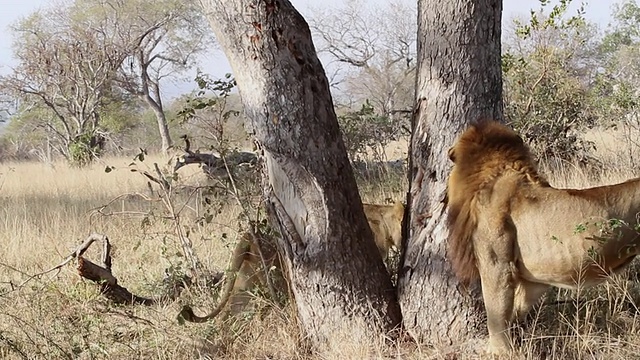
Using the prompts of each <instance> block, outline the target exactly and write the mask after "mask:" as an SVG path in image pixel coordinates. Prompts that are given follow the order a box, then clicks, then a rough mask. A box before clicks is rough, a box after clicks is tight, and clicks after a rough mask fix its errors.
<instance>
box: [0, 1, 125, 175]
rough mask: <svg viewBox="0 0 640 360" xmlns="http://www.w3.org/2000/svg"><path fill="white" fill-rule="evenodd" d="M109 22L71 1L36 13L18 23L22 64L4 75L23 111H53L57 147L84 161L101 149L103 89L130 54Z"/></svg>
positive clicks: (50, 124) (0, 82)
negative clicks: (90, 16)
mask: <svg viewBox="0 0 640 360" xmlns="http://www.w3.org/2000/svg"><path fill="white" fill-rule="evenodd" d="M107 27H108V23H107V22H106V21H103V22H93V21H87V19H86V17H83V16H82V15H81V14H78V13H75V12H74V9H73V8H72V7H67V6H63V7H57V8H50V9H46V10H43V11H41V12H37V13H34V14H33V15H31V16H29V17H27V18H26V19H24V20H22V21H20V22H19V23H18V24H17V25H16V26H14V28H13V32H14V34H15V40H14V56H15V57H16V59H17V60H18V66H17V67H16V68H15V69H14V70H13V73H12V74H10V75H7V76H3V77H1V78H0V90H1V91H2V92H3V93H4V94H6V95H10V96H12V97H14V98H16V99H20V103H21V108H22V109H23V110H26V111H28V110H29V109H31V108H33V107H36V108H46V109H47V110H48V112H47V118H43V119H41V120H42V122H41V123H42V126H45V127H47V128H48V131H49V132H50V133H51V134H53V135H54V138H53V139H52V140H54V147H55V148H56V149H57V150H58V151H59V152H60V153H61V154H62V155H64V156H65V157H66V158H67V159H69V160H72V161H74V162H77V163H80V164H82V163H86V162H87V161H88V160H89V159H90V158H91V156H93V153H94V152H96V151H99V150H100V147H101V143H102V138H101V135H100V107H101V105H102V101H103V94H104V91H105V89H106V88H107V87H108V85H109V83H110V81H111V79H113V76H114V74H115V71H116V69H117V68H118V67H119V66H120V64H121V62H122V60H123V59H124V57H125V53H124V52H123V51H122V49H121V48H120V47H119V46H118V43H117V41H116V39H114V38H112V37H111V36H112V33H111V32H109V31H108V30H107Z"/></svg>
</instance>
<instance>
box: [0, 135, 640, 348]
mask: <svg viewBox="0 0 640 360" xmlns="http://www.w3.org/2000/svg"><path fill="white" fill-rule="evenodd" d="M614 138H615V137H612V139H614ZM602 139H604V137H602V138H600V140H598V141H601V142H602V143H603V144H600V147H599V148H600V149H605V148H606V147H605V146H604V145H605V143H606V141H612V140H602ZM615 139H616V140H615V143H616V144H617V146H622V145H620V144H621V142H620V140H619V139H617V138H615ZM607 144H608V145H611V144H610V143H607ZM625 144H629V143H628V142H627V143H625ZM625 146H628V147H629V149H628V151H634V150H633V149H634V148H633V146H632V145H625ZM623 151H627V150H623ZM612 154H615V151H613V152H610V153H606V152H604V151H603V153H600V154H597V155H598V156H600V157H601V158H602V159H603V162H606V163H608V164H609V165H611V166H610V167H608V169H610V170H607V173H603V174H600V175H601V176H599V179H598V180H597V181H594V180H593V174H592V173H589V174H587V172H585V171H583V170H581V169H578V168H574V167H571V166H565V167H561V168H560V169H559V170H555V173H554V174H551V176H550V180H551V182H552V183H553V184H554V185H557V186H561V187H565V186H571V187H585V186H588V185H596V184H603V183H612V182H617V181H620V180H623V179H625V178H628V177H631V176H634V175H637V173H636V172H634V171H633V169H632V167H630V166H629V164H630V163H623V162H622V161H621V160H620V158H619V157H618V156H613V155H612ZM607 156H609V157H607ZM154 161H155V162H158V163H159V164H166V162H167V160H166V159H163V158H160V157H157V158H152V159H147V160H146V161H145V162H144V164H151V163H153V162H154ZM616 161H621V162H620V163H621V164H622V165H621V166H620V169H618V170H611V169H615V162H616ZM130 162H131V160H130V159H123V158H111V159H104V160H102V161H101V162H100V163H97V164H94V165H93V166H92V167H89V168H84V169H77V168H70V167H68V166H67V165H65V164H64V163H56V164H54V165H53V166H47V165H44V164H39V163H13V164H12V163H4V164H0V358H3V359H4V358H6V359H14V358H15V359H19V358H29V359H64V358H69V359H71V358H73V359H75V358H79V359H85V358H86V359H89V358H91V359H132V358H136V359H142V358H144V359H194V358H203V359H214V358H215V359H260V358H262V359H266V358H269V359H381V358H385V359H444V358H449V355H448V354H449V353H450V352H451V351H452V349H454V350H453V351H461V350H460V349H465V348H466V346H467V345H464V344H453V345H447V346H443V347H439V346H436V347H433V346H428V345H421V344H412V343H406V342H398V343H397V344H395V345H393V344H391V345H390V344H389V343H388V342H385V341H384V340H383V339H372V338H370V337H368V335H367V333H366V331H365V330H364V328H365V327H364V326H363V331H362V334H361V336H357V337H354V336H353V334H354V332H353V331H352V330H350V331H349V332H348V334H349V336H345V334H343V333H342V332H340V331H336V333H335V339H334V341H332V342H330V343H329V345H328V347H327V349H326V351H323V352H320V353H314V354H310V353H309V352H308V349H305V348H303V347H301V346H300V344H301V343H302V342H301V338H302V336H303V335H302V334H301V333H300V332H299V330H298V328H297V326H296V322H295V312H294V310H293V309H292V308H285V309H278V308H273V307H271V308H270V310H269V311H262V310H261V309H262V308H264V306H262V305H266V304H265V301H266V300H264V299H262V298H260V297H256V299H255V301H254V302H255V304H256V305H255V308H256V310H255V311H256V312H255V314H259V315H260V316H251V313H249V315H248V316H247V318H246V319H241V320H238V321H236V322H234V323H231V324H226V325H225V326H220V325H219V324H214V323H210V324H199V325H192V324H187V325H180V324H179V322H178V321H177V320H176V318H175V317H176V315H177V314H178V312H179V310H180V307H181V305H182V301H186V302H189V303H192V304H196V305H197V306H198V308H199V309H205V308H207V307H212V306H213V305H214V302H215V301H214V297H213V296H212V294H207V293H203V292H196V291H190V290H187V291H186V292H185V293H184V294H183V295H182V296H181V298H180V300H179V301H164V302H161V303H160V304H157V305H154V306H117V305H113V304H112V303H111V302H109V301H108V300H106V299H105V298H103V297H102V296H101V295H100V294H99V293H98V291H97V289H96V287H95V285H94V284H92V283H89V282H87V281H84V280H81V279H80V278H79V277H78V275H77V274H76V272H75V269H74V268H73V266H67V267H64V268H62V269H61V271H60V272H59V273H47V274H45V275H43V276H40V277H37V278H31V277H30V275H33V274H37V273H40V272H43V271H45V270H46V269H49V268H51V267H52V266H54V265H56V264H58V263H59V262H60V261H61V260H62V259H63V258H65V257H66V256H67V255H68V254H69V253H70V252H71V251H72V250H73V249H75V247H76V246H77V245H78V244H79V243H80V242H81V241H82V240H84V238H86V236H87V235H89V234H90V233H91V232H98V233H102V234H105V235H107V236H109V238H110V239H111V241H112V243H113V245H114V248H115V249H114V252H113V256H114V259H113V260H114V265H113V272H114V274H115V275H116V276H117V277H118V279H119V281H120V283H121V285H123V286H125V287H127V288H128V289H129V290H131V291H132V292H134V293H136V294H138V295H143V296H144V295H147V296H154V295H157V294H158V293H159V292H160V291H162V286H161V284H162V279H163V278H164V274H165V272H167V271H176V270H179V269H181V268H183V267H184V264H185V261H186V260H185V259H184V257H182V256H180V255H179V254H180V247H179V246H178V244H177V242H176V240H175V236H174V234H175V228H174V227H173V226H174V224H173V223H172V221H170V220H166V219H165V220H163V219H161V218H153V219H152V221H150V222H149V223H148V224H146V225H145V224H144V222H143V219H144V218H145V214H148V213H153V214H155V215H161V214H162V213H163V206H162V205H161V203H160V202H158V201H155V202H154V201H152V202H149V201H145V200H143V197H144V196H147V195H148V188H147V179H146V178H145V177H144V176H142V175H141V174H140V173H139V172H132V171H130V168H129V167H128V164H129V163H130ZM144 164H143V165H141V168H145V167H146V166H149V165H144ZM107 165H113V166H116V169H115V170H114V171H112V172H110V173H105V171H104V169H105V167H106V166H107ZM543 168H544V167H543ZM180 171H181V180H180V181H181V182H182V183H183V184H190V185H199V184H201V183H203V181H205V179H204V178H203V177H202V176H201V175H200V173H199V172H198V170H197V168H196V167H195V166H192V167H185V168H183V169H181V170H180ZM406 182H407V180H406V179H404V178H394V177H390V178H389V179H387V181H385V182H384V183H366V182H362V183H361V184H360V188H361V192H362V197H363V200H364V201H367V202H374V203H383V202H385V201H386V200H387V199H393V200H398V199H403V197H404V192H405V191H406V186H407V183H406ZM134 194H140V195H141V196H137V195H134ZM188 195H189V193H188V192H185V193H183V194H182V195H179V196H176V198H175V201H176V202H179V203H180V204H183V203H184V204H185V206H184V207H182V206H179V207H180V208H182V209H183V213H182V214H181V219H182V220H183V225H185V226H188V227H189V237H190V239H191V240H192V241H193V243H194V248H195V250H196V253H197V254H198V256H199V258H200V259H201V260H202V261H203V263H204V265H205V267H207V268H209V269H214V270H222V269H224V268H225V266H226V264H227V261H228V256H229V254H230V249H231V246H233V244H234V243H235V238H236V236H237V233H238V230H239V224H240V223H241V222H240V221H239V220H238V216H239V214H240V212H241V209H240V208H239V206H238V205H237V204H235V203H234V202H229V203H226V204H220V205H219V208H220V210H221V211H220V212H219V213H218V212H216V213H215V216H214V218H213V220H212V221H211V222H210V223H203V224H195V223H194V221H193V219H195V218H197V216H199V215H201V214H202V211H203V209H202V208H200V207H199V205H198V200H199V199H197V198H194V197H189V196H188ZM114 199H116V200H115V201H114ZM105 204H109V205H108V206H106V207H105V208H103V211H102V212H103V214H99V213H98V212H97V210H98V209H100V208H101V206H103V205H105ZM105 214H108V215H105ZM223 234H226V236H223ZM89 256H90V257H91V256H93V258H94V259H98V258H97V256H98V252H97V249H96V250H93V251H92V252H90V254H89ZM630 279H631V280H636V279H635V276H630V275H629V274H623V275H621V276H617V277H614V279H612V281H610V282H608V283H607V284H605V285H603V286H599V287H597V288H595V289H590V290H583V291H577V292H570V291H564V290H562V291H553V292H550V293H549V294H548V296H547V298H546V301H545V305H544V306H542V307H540V308H537V309H536V310H534V311H533V313H532V314H531V316H530V320H529V321H528V322H527V323H526V324H524V325H522V326H519V327H516V328H514V334H515V335H516V336H515V338H519V339H522V340H521V341H519V342H518V347H519V348H520V349H521V350H520V353H519V354H518V356H517V358H521V359H538V358H550V359H590V358H598V359H605V358H606V359H614V358H620V359H628V358H637V357H638V355H637V354H638V350H639V349H640V337H639V336H638V335H637V333H638V329H639V327H640V323H639V322H638V318H637V313H638V311H637V308H636V307H635V304H636V303H637V302H636V301H637V299H639V298H640V297H639V296H638V294H640V291H639V289H638V285H637V284H636V282H634V281H630ZM557 300H561V303H560V304H554V302H555V301H557ZM201 311H202V310H201ZM475 341H476V343H477V344H478V346H477V347H478V348H480V349H479V350H478V349H476V348H473V349H472V350H469V351H468V352H462V353H461V354H459V358H476V357H478V356H479V355H478V354H479V352H480V351H482V347H483V346H484V343H483V341H477V340H475ZM456 349H457V350H456Z"/></svg>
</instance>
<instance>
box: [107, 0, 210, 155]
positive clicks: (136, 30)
mask: <svg viewBox="0 0 640 360" xmlns="http://www.w3.org/2000/svg"><path fill="white" fill-rule="evenodd" d="M95 3H96V4H99V5H98V6H100V7H102V8H103V9H104V11H105V13H104V16H105V17H107V18H111V19H113V21H114V23H116V24H118V26H117V32H118V35H119V36H120V38H121V39H123V40H124V42H125V43H127V44H131V45H132V47H131V48H130V49H129V52H128V54H127V55H128V56H127V59H126V60H125V61H124V62H123V63H122V66H121V67H120V68H119V71H118V77H117V83H118V84H119V86H121V87H122V88H123V89H124V90H126V91H128V92H129V93H131V94H134V95H135V96H138V97H139V98H140V99H141V100H142V101H143V102H144V103H145V104H147V106H148V107H149V108H150V109H151V110H152V111H153V113H154V115H155V117H156V120H157V123H158V129H159V133H160V138H161V140H162V151H164V152H166V151H167V150H168V149H169V147H171V145H172V140H171V135H170V133H169V126H168V122H167V116H166V114H165V106H164V104H163V99H162V92H161V89H162V87H163V84H166V81H168V80H170V79H177V78H178V77H179V76H181V75H184V74H185V73H186V72H187V71H188V70H190V69H192V68H193V67H194V66H195V65H196V64H197V56H198V55H200V54H202V53H203V52H204V51H205V50H206V49H210V48H211V47H212V42H211V40H212V39H211V31H210V29H209V28H208V27H207V24H206V21H205V20H204V18H203V17H202V15H201V12H200V8H199V7H197V6H196V4H195V2H193V1H178V0H162V1H154V2H149V1H145V0H132V1H124V2H123V1H118V0H109V1H107V2H104V1H95Z"/></svg>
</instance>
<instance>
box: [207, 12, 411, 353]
mask: <svg viewBox="0 0 640 360" xmlns="http://www.w3.org/2000/svg"><path fill="white" fill-rule="evenodd" d="M201 4H202V6H203V9H204V10H205V13H206V16H207V18H208V20H209V22H210V25H211V27H212V28H213V30H214V33H215V34H216V37H217V39H218V41H219V43H220V44H221V46H222V48H223V50H224V51H225V53H226V55H227V57H228V59H229V62H230V63H231V64H232V68H233V72H234V75H235V77H236V79H237V82H238V87H239V90H240V95H241V97H242V101H243V105H244V109H245V112H246V114H247V119H248V120H247V125H248V126H247V128H249V129H250V131H252V132H253V133H254V136H255V138H256V140H257V142H258V143H259V145H260V147H261V149H262V150H263V151H264V160H265V172H266V173H267V174H268V178H267V179H266V180H265V191H264V192H265V197H266V200H267V203H268V205H269V206H268V207H269V208H270V209H271V210H272V211H270V213H271V217H272V218H273V219H276V221H275V222H272V225H273V226H274V227H275V228H276V230H278V232H279V233H280V234H282V239H281V241H279V243H278V248H279V251H280V252H281V253H283V254H284V256H283V258H284V262H285V267H287V270H288V272H289V274H290V277H291V279H290V280H291V288H292V292H293V295H294V298H295V301H296V306H297V310H298V319H299V321H300V325H301V327H302V330H303V331H304V332H305V333H306V335H308V338H309V339H310V340H311V344H312V345H315V346H316V347H322V346H324V344H325V342H326V341H329V340H331V339H332V338H335V336H336V335H337V333H336V331H337V330H342V331H341V333H340V335H339V336H341V337H344V336H349V331H350V330H351V331H353V334H354V335H355V333H356V332H359V333H362V330H363V326H364V327H366V329H368V330H369V331H371V335H372V336H375V335H376V334H380V333H382V332H384V331H387V330H390V329H392V328H395V327H396V326H397V325H398V324H399V322H400V319H401V315H400V309H399V306H398V303H397V300H396V295H395V291H394V288H393V286H392V284H391V280H390V278H389V276H388V274H387V272H386V270H385V267H384V264H383V262H382V259H381V258H380V255H379V254H378V252H377V248H376V246H375V244H374V241H373V236H372V233H371V230H370V229H369V227H368V224H367V222H366V219H365V216H364V211H363V209H362V203H361V199H360V195H359V193H358V189H357V186H356V182H355V177H354V176H353V172H352V169H351V166H350V164H349V160H348V158H347V155H346V150H345V146H344V143H343V141H342V137H341V135H340V130H339V128H338V122H337V119H336V115H335V112H334V108H333V102H332V98H331V94H330V92H329V82H328V80H327V78H326V76H325V73H324V70H323V68H322V65H321V64H320V61H319V60H318V58H317V55H316V51H315V48H314V46H313V43H312V40H311V34H310V31H309V27H308V25H307V23H306V22H305V20H304V19H303V18H302V16H301V15H300V14H299V13H298V12H297V11H296V10H295V9H294V7H293V6H292V5H291V3H290V2H289V1H286V0H253V1H251V0H226V1H224V0H201ZM344 331H347V332H346V333H345V332H344Z"/></svg>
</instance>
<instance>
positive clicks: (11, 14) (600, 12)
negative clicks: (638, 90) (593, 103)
mask: <svg viewBox="0 0 640 360" xmlns="http://www.w3.org/2000/svg"><path fill="white" fill-rule="evenodd" d="M54 1H55V0H0V6H1V7H2V10H1V11H0V14H1V15H0V73H7V72H9V71H10V68H11V66H12V65H15V62H14V61H13V59H12V53H11V33H10V32H9V30H8V27H9V25H10V24H12V23H14V22H15V21H16V20H18V19H20V18H21V17H24V16H27V15H29V14H30V13H31V12H33V11H35V10H37V9H38V8H40V7H44V6H47V5H49V4H52V3H53V2H54ZM368 1H371V2H377V3H380V2H382V1H385V0H368ZM340 2H341V1H340V0H323V1H322V4H323V6H327V7H331V6H335V5H336V4H340ZM616 2H618V1H614V0H591V3H587V4H586V6H585V11H586V13H585V17H586V18H587V19H588V20H590V21H593V22H595V23H597V24H598V25H599V26H600V27H601V28H603V29H604V28H606V25H607V24H608V22H609V19H610V14H611V6H612V5H613V4H614V3H616ZM292 3H293V4H294V6H296V8H297V9H298V10H299V11H300V12H301V13H302V14H303V15H309V5H310V4H313V6H314V7H318V6H319V5H318V2H317V0H292ZM552 3H557V1H556V2H554V1H552ZM580 3H581V2H580V1H579V0H573V4H572V9H576V8H577V7H578V5H579V4H580ZM503 6H504V10H503V14H502V19H503V24H505V22H506V21H510V20H511V19H512V18H513V17H514V16H517V15H523V16H526V15H528V13H529V11H530V9H532V8H533V9H538V8H539V0H504V5H503ZM573 12H574V11H572V12H571V13H573ZM201 70H202V71H203V72H205V73H209V74H211V75H213V76H215V77H221V76H223V75H224V74H225V73H227V72H230V67H229V64H228V63H227V61H226V59H225V57H224V55H223V54H222V53H218V54H213V55H209V56H208V61H206V62H204V63H203V64H202V65H201ZM194 87H195V86H194ZM189 89H190V88H186V89H183V86H180V89H177V88H175V89H168V90H169V91H168V93H172V94H171V95H174V96H175V95H177V93H179V92H183V91H188V90H189Z"/></svg>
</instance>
